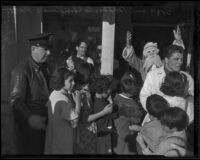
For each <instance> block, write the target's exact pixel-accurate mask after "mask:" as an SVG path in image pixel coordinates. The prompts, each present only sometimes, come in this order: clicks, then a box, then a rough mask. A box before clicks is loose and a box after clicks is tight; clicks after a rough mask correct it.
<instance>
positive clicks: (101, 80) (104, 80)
mask: <svg viewBox="0 0 200 160" xmlns="http://www.w3.org/2000/svg"><path fill="white" fill-rule="evenodd" d="M111 83H112V80H111V79H110V77H109V76H107V75H99V76H98V77H96V78H95V79H94V80H93V82H92V84H91V85H90V90H91V92H93V93H99V94H102V93H105V92H107V91H108V89H111Z"/></svg>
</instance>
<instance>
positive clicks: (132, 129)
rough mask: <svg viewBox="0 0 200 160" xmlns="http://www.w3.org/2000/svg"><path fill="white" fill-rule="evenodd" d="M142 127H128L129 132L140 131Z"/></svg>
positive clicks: (134, 125)
mask: <svg viewBox="0 0 200 160" xmlns="http://www.w3.org/2000/svg"><path fill="white" fill-rule="evenodd" d="M141 128H142V127H140V126H139V125H136V124H133V125H130V126H129V130H131V131H140V130H141Z"/></svg>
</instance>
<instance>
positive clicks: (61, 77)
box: [50, 67, 74, 90]
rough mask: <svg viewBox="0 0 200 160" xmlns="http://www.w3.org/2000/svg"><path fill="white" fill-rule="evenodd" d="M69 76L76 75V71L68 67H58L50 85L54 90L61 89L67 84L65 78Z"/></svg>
mask: <svg viewBox="0 0 200 160" xmlns="http://www.w3.org/2000/svg"><path fill="white" fill-rule="evenodd" d="M69 76H74V73H73V72H71V71H69V70H68V69H67V68H63V67H62V68H58V69H56V70H55V71H54V73H53V75H52V77H51V79H50V86H51V88H52V89H54V90H60V89H62V88H63V87H64V86H65V80H66V79H67V78H68V77H69Z"/></svg>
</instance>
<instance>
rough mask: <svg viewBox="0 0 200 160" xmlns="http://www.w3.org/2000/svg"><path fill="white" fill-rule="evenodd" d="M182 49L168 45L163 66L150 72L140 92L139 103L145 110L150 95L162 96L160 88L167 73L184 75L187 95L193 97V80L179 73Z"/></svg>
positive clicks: (181, 62)
mask: <svg viewBox="0 0 200 160" xmlns="http://www.w3.org/2000/svg"><path fill="white" fill-rule="evenodd" d="M183 54H184V50H183V47H181V46H177V45H170V46H169V47H168V48H167V49H166V51H165V59H164V66H162V67H160V68H157V69H155V70H152V71H150V72H149V73H148V74H147V76H146V79H145V81H144V84H143V87H142V89H141V92H140V102H141V103H142V106H143V108H144V109H145V110H146V99H147V97H148V96H150V95H152V94H159V95H161V96H162V95H163V93H162V92H161V91H160V86H161V84H162V82H163V81H164V78H165V76H166V74H167V73H168V72H171V71H178V72H181V73H183V74H185V75H186V77H187V80H188V94H189V95H191V96H194V80H193V78H192V77H191V76H190V75H189V74H188V73H186V72H184V71H181V70H180V69H181V66H182V64H183Z"/></svg>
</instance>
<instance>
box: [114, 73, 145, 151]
mask: <svg viewBox="0 0 200 160" xmlns="http://www.w3.org/2000/svg"><path fill="white" fill-rule="evenodd" d="M120 85H121V91H122V92H121V93H120V94H117V95H116V96H115V98H114V104H116V105H117V106H118V114H119V117H118V118H117V119H115V120H114V124H115V127H116V130H117V143H116V146H115V147H114V152H115V153H116V154H134V153H135V152H134V150H131V148H130V145H131V143H130V142H133V141H132V140H131V141H130V140H126V138H128V137H130V138H131V137H134V136H133V134H132V133H131V131H130V130H129V125H133V124H139V123H140V122H141V121H142V118H143V115H144V112H143V109H142V107H141V106H140V105H139V104H138V103H137V101H136V100H135V97H137V95H138V92H139V90H138V85H137V81H136V77H135V76H134V75H133V74H132V73H131V72H126V73H125V74H124V75H123V76H122V78H121V81H120ZM131 135H132V136H131ZM132 145H134V144H132ZM134 148H135V147H134ZM134 148H133V149H134Z"/></svg>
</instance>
